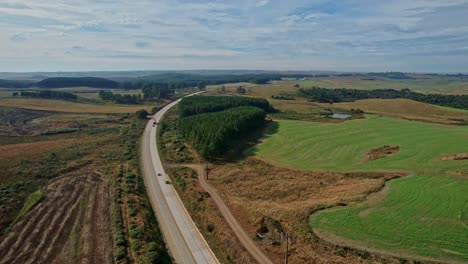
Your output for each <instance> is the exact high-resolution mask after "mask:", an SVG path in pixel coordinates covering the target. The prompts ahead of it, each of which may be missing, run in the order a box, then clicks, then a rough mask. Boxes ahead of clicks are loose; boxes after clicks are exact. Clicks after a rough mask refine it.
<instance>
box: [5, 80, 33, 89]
mask: <svg viewBox="0 0 468 264" xmlns="http://www.w3.org/2000/svg"><path fill="white" fill-rule="evenodd" d="M33 84H34V82H32V81H23V80H2V79H0V87H4V88H28V87H31V86H32V85H33Z"/></svg>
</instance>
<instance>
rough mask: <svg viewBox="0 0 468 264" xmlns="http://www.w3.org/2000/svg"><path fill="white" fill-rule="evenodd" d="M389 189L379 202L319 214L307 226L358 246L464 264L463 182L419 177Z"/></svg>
mask: <svg viewBox="0 0 468 264" xmlns="http://www.w3.org/2000/svg"><path fill="white" fill-rule="evenodd" d="M389 185H390V186H389V187H390V191H389V192H388V195H386V196H385V197H384V198H383V200H382V201H381V202H378V203H375V204H370V203H365V204H362V205H359V206H351V207H341V208H339V209H334V210H331V211H323V212H320V213H318V214H316V215H313V216H312V217H311V220H310V224H311V225H312V227H313V228H314V230H316V231H320V232H325V234H326V233H331V234H333V235H335V236H339V237H343V238H346V239H348V240H352V241H353V243H355V244H357V245H359V246H363V247H370V248H374V249H380V250H385V251H387V252H392V253H394V254H398V255H404V256H408V255H409V256H423V257H428V258H434V259H446V260H458V261H468V226H467V225H468V180H466V179H462V178H457V177H450V176H429V175H422V176H413V177H407V178H401V179H397V180H394V181H391V182H390V183H389Z"/></svg>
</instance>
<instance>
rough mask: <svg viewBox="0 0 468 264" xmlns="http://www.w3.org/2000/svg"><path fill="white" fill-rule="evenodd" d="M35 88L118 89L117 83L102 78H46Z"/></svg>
mask: <svg viewBox="0 0 468 264" xmlns="http://www.w3.org/2000/svg"><path fill="white" fill-rule="evenodd" d="M36 86H38V87H41V88H62V87H80V86H86V87H93V88H109V89H113V88H118V87H119V83H118V82H115V81H112V80H108V79H104V78H95V77H81V78H66V77H56V78H47V79H44V80H42V81H40V82H38V83H36Z"/></svg>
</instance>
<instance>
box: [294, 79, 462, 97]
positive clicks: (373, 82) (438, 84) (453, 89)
mask: <svg viewBox="0 0 468 264" xmlns="http://www.w3.org/2000/svg"><path fill="white" fill-rule="evenodd" d="M297 83H299V84H300V86H301V87H304V88H308V87H312V86H319V87H323V88H349V89H364V90H370V89H397V90H401V89H405V88H409V89H411V90H413V91H415V92H421V93H441V94H468V82H467V79H461V78H458V77H445V76H417V77H416V78H415V79H401V80H397V79H389V78H382V77H372V78H369V77H367V76H366V77H362V76H360V77H325V78H314V79H311V80H305V81H299V82H297Z"/></svg>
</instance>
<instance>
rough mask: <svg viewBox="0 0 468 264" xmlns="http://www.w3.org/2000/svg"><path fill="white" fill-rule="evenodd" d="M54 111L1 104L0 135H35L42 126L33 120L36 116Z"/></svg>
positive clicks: (46, 114)
mask: <svg viewBox="0 0 468 264" xmlns="http://www.w3.org/2000/svg"><path fill="white" fill-rule="evenodd" d="M51 114H52V113H50V112H45V111H34V110H28V109H19V108H11V107H3V106H0V135H2V136H24V135H35V134H37V133H38V131H40V130H41V128H42V127H41V126H40V125H38V124H34V123H33V122H32V121H33V120H34V119H36V118H40V117H45V116H49V115H51Z"/></svg>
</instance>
